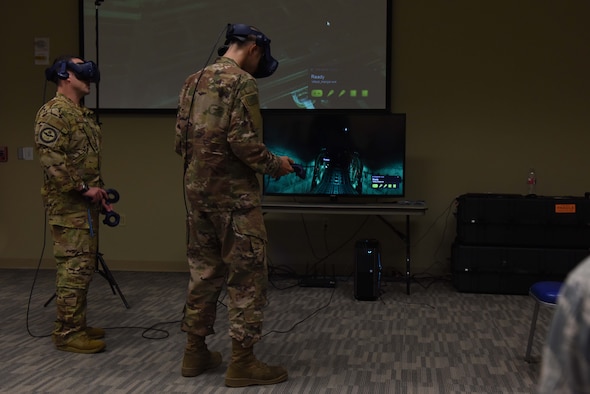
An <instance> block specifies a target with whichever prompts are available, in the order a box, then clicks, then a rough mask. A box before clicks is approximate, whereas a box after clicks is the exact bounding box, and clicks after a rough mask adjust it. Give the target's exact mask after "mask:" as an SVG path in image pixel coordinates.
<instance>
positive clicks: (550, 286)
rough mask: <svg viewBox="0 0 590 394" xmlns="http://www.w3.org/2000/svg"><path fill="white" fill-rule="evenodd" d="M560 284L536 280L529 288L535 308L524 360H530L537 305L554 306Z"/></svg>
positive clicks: (537, 312)
mask: <svg viewBox="0 0 590 394" xmlns="http://www.w3.org/2000/svg"><path fill="white" fill-rule="evenodd" d="M562 284H563V282H555V281H545V282H537V283H535V284H533V285H532V286H531V287H530V289H529V294H530V296H531V297H533V299H534V300H535V309H534V311H533V320H532V321H531V329H530V332H529V341H528V344H527V348H526V354H525V356H524V359H525V361H526V362H529V363H530V362H531V349H532V347H533V338H534V336H535V327H536V325H537V318H538V317H539V307H540V305H545V306H548V307H550V308H555V305H556V304H557V298H558V297H559V291H560V290H561V285H562Z"/></svg>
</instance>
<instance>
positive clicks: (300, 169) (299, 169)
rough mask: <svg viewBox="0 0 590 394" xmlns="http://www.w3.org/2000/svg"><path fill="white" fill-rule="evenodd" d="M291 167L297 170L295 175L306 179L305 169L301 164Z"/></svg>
mask: <svg viewBox="0 0 590 394" xmlns="http://www.w3.org/2000/svg"><path fill="white" fill-rule="evenodd" d="M291 167H293V170H295V175H297V176H298V177H299V178H301V179H305V176H306V173H305V169H304V168H303V166H302V165H301V164H291Z"/></svg>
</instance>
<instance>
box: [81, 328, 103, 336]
mask: <svg viewBox="0 0 590 394" xmlns="http://www.w3.org/2000/svg"><path fill="white" fill-rule="evenodd" d="M84 331H86V335H88V338H90V339H102V338H104V336H105V331H104V329H103V328H100V327H86V329H85V330H84Z"/></svg>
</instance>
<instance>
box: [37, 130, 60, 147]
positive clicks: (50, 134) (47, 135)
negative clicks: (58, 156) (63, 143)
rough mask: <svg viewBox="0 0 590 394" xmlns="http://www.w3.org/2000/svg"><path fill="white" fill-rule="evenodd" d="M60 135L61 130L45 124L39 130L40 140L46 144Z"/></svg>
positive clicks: (51, 142) (49, 143) (52, 141)
mask: <svg viewBox="0 0 590 394" xmlns="http://www.w3.org/2000/svg"><path fill="white" fill-rule="evenodd" d="M58 137H59V131H58V130H57V129H56V128H55V127H51V126H45V127H44V128H43V129H41V131H40V132H39V140H40V141H41V142H43V143H44V144H47V145H51V144H53V143H54V142H55V141H57V138H58Z"/></svg>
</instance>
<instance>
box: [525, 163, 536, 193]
mask: <svg viewBox="0 0 590 394" xmlns="http://www.w3.org/2000/svg"><path fill="white" fill-rule="evenodd" d="M526 184H527V191H528V193H527V194H535V191H536V190H535V189H536V186H537V174H535V169H534V168H531V169H530V170H529V175H528V176H527V178H526Z"/></svg>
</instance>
